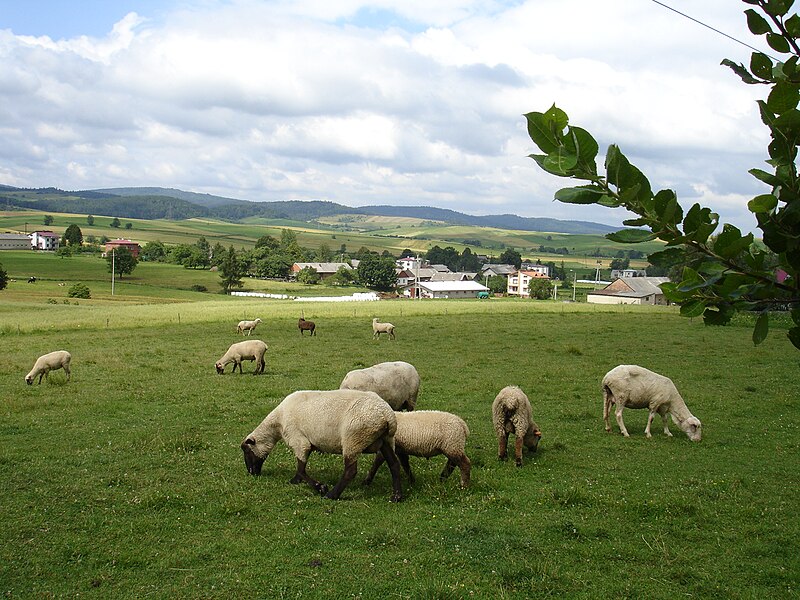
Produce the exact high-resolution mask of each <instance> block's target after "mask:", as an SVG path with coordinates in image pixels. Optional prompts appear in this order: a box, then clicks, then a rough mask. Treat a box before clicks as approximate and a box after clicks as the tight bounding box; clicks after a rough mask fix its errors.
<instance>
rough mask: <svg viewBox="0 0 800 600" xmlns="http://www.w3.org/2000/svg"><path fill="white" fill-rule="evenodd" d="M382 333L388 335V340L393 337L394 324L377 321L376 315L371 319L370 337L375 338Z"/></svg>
mask: <svg viewBox="0 0 800 600" xmlns="http://www.w3.org/2000/svg"><path fill="white" fill-rule="evenodd" d="M382 333H385V334H387V335H388V336H389V339H390V340H393V339H394V325H392V324H391V323H378V317H375V318H374V319H372V339H374V340H377V339H378V338H379V337H380V335H381V334H382Z"/></svg>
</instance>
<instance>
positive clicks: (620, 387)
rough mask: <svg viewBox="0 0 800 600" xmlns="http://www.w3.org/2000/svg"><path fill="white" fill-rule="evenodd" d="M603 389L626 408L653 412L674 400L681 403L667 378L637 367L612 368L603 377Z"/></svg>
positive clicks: (676, 390) (676, 391)
mask: <svg viewBox="0 0 800 600" xmlns="http://www.w3.org/2000/svg"><path fill="white" fill-rule="evenodd" d="M603 387H608V389H610V390H611V393H612V394H613V395H614V398H615V399H616V401H617V402H618V403H621V404H622V405H624V406H627V407H628V408H650V409H651V410H655V409H656V408H658V407H659V406H660V405H662V404H664V403H665V402H672V401H673V400H676V399H677V400H680V401H681V404H682V403H683V400H682V398H681V395H680V394H679V393H678V389H677V388H676V387H675V384H674V383H672V380H671V379H670V378H669V377H664V376H663V375H659V374H658V373H655V372H653V371H650V370H649V369H645V368H644V367H640V366H638V365H620V366H618V367H614V368H613V369H611V370H610V371H609V372H608V373H606V376H605V377H603Z"/></svg>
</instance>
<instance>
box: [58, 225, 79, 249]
mask: <svg viewBox="0 0 800 600" xmlns="http://www.w3.org/2000/svg"><path fill="white" fill-rule="evenodd" d="M61 243H62V244H64V245H68V246H77V247H80V246H81V244H83V232H82V231H81V228H80V227H78V226H77V225H76V224H75V223H70V224H69V226H67V229H66V230H65V231H64V235H63V236H61Z"/></svg>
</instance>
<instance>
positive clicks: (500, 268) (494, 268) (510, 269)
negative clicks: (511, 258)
mask: <svg viewBox="0 0 800 600" xmlns="http://www.w3.org/2000/svg"><path fill="white" fill-rule="evenodd" d="M516 272H517V268H516V267H515V266H514V265H494V264H488V265H483V266H482V267H481V278H483V277H494V276H495V275H502V276H503V277H508V276H509V275H513V274H514V273H516Z"/></svg>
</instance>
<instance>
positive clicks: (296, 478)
mask: <svg viewBox="0 0 800 600" xmlns="http://www.w3.org/2000/svg"><path fill="white" fill-rule="evenodd" d="M301 481H303V480H302V479H300V476H299V475H295V476H294V477H292V478H291V479H290V480H289V483H291V484H293V485H297V484H298V483H300V482H301Z"/></svg>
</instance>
